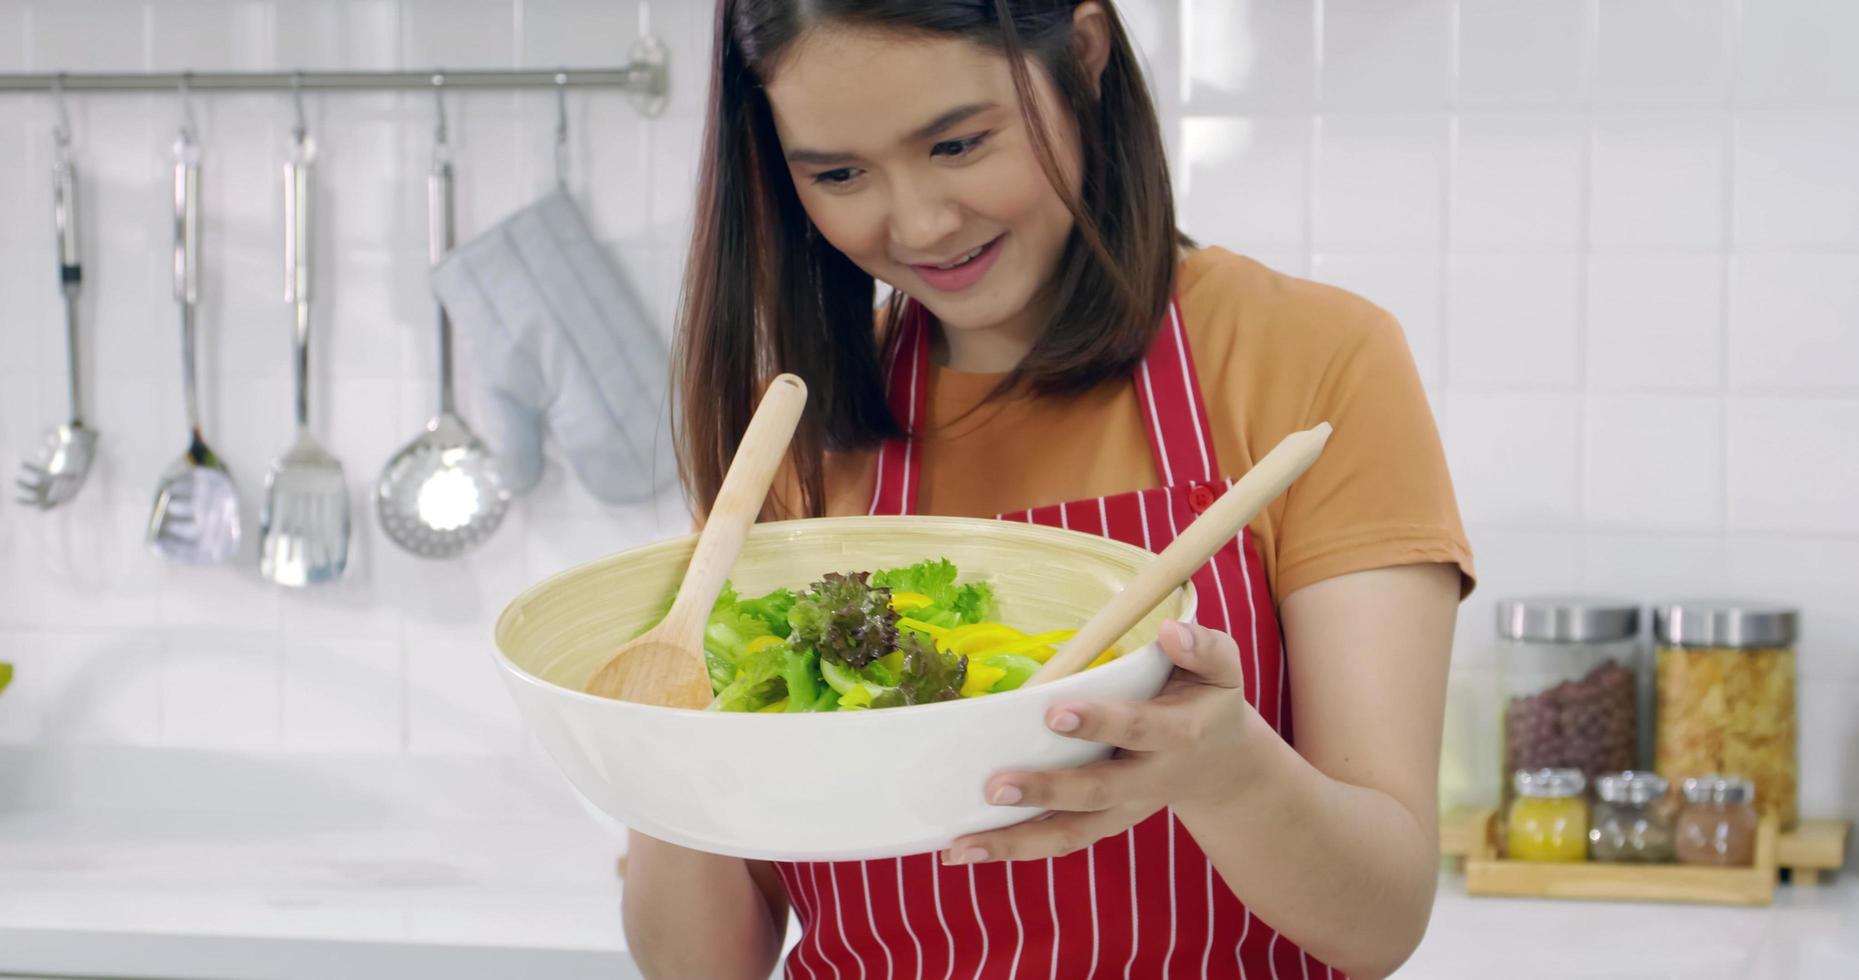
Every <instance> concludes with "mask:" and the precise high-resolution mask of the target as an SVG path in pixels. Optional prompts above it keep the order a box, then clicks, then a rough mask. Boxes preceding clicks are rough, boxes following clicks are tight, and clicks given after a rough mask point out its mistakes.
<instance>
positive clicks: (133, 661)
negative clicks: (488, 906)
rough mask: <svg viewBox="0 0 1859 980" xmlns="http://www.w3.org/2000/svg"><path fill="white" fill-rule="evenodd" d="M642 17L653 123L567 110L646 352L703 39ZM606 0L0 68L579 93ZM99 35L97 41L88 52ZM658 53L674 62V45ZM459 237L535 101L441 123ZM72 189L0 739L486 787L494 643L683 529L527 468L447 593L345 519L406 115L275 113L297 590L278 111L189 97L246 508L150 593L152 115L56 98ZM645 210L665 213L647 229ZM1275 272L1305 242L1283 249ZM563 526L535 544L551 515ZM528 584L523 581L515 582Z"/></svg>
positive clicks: (528, 4)
mask: <svg viewBox="0 0 1859 980" xmlns="http://www.w3.org/2000/svg"><path fill="white" fill-rule="evenodd" d="M697 6H702V5H700V4H684V3H675V4H674V3H666V2H663V0H661V2H660V3H659V4H658V8H659V9H658V15H659V16H658V17H657V19H656V24H657V29H658V30H659V31H660V32H661V33H662V34H665V35H667V41H668V43H670V44H671V46H672V50H673V52H674V59H676V61H675V63H676V64H678V66H679V68H680V69H681V73H680V76H679V77H680V78H681V79H683V80H684V82H685V84H684V85H683V88H682V91H681V92H680V93H679V96H680V97H679V99H678V100H677V101H676V102H675V103H674V106H673V110H672V111H671V112H670V113H669V114H668V115H667V117H666V118H665V119H662V120H658V121H646V120H643V119H641V118H640V117H639V116H638V114H637V113H636V112H635V111H634V110H633V108H632V106H631V104H630V102H628V101H627V99H626V98H625V96H623V95H622V94H620V93H617V92H606V91H586V90H577V91H575V92H572V93H570V95H569V97H568V103H567V105H568V113H569V126H570V146H569V151H570V152H569V171H568V178H569V180H570V185H571V188H572V189H573V190H574V191H575V192H576V193H577V195H578V196H579V197H580V199H581V200H582V202H583V203H584V204H585V205H586V206H587V207H588V209H589V213H590V215H591V218H592V221H593V223H594V225H595V228H596V231H597V234H599V235H600V236H601V237H602V238H603V239H604V240H607V241H610V242H611V243H613V247H614V249H615V255H616V257H617V258H618V259H619V260H620V261H621V262H622V263H624V264H625V268H624V271H625V273H626V274H627V275H628V277H629V278H630V279H632V280H633V282H634V283H635V284H636V285H637V286H638V287H639V288H640V291H641V293H642V295H643V298H644V300H645V302H646V304H647V306H648V308H649V310H650V311H651V312H652V314H653V315H654V316H655V318H657V319H658V320H660V321H665V322H659V323H657V324H656V326H657V328H658V329H660V330H661V331H666V332H668V330H669V326H668V318H669V315H670V311H671V305H672V301H671V292H672V290H673V286H674V280H673V279H671V278H670V277H668V276H667V272H668V270H670V269H671V268H672V267H673V264H674V260H673V258H672V256H674V255H675V254H680V250H681V248H682V245H683V243H684V241H685V239H686V236H687V235H688V230H687V228H688V222H689V219H688V213H689V208H690V203H689V199H690V197H691V191H692V181H693V180H694V178H693V177H692V172H693V171H694V169H695V160H696V152H697V150H696V145H695V144H696V140H697V134H698V121H697V120H698V119H699V118H700V117H699V111H700V110H699V108H698V105H697V95H698V91H699V90H698V87H697V86H696V84H695V83H696V82H697V81H699V80H701V79H702V78H703V75H704V70H703V67H702V64H703V61H704V52H703V50H702V45H700V43H699V40H698V39H699V38H700V37H707V33H708V30H709V24H708V14H707V13H706V12H701V11H696V10H678V9H673V8H676V7H697ZM638 13H639V12H638V10H637V9H636V4H635V3H634V2H632V0H624V2H605V0H522V2H517V0H484V2H472V3H454V2H451V0H440V2H416V0H406V2H401V0H289V2H272V0H185V2H163V3H159V4H156V3H140V2H128V0H91V2H80V3H66V2H63V0H57V2H53V0H39V2H30V0H6V2H3V3H0V70H53V69H59V68H68V69H71V70H86V69H88V70H105V69H117V70H143V69H147V70H159V69H167V68H197V69H232V68H254V69H262V68H271V67H277V68H288V67H356V68H393V67H399V66H409V67H414V66H418V67H427V66H434V65H439V66H445V67H457V66H477V65H486V66H510V65H515V64H534V65H542V66H552V65H591V64H609V63H617V62H619V61H621V60H623V59H624V58H625V55H626V50H627V48H628V47H629V46H630V45H631V44H632V42H633V40H634V38H635V37H636V36H637V31H638V24H639V16H638ZM99 24H107V25H109V27H108V29H107V30H99V29H97V25H99ZM673 32H676V34H677V36H676V37H672V36H670V35H671V34H673ZM447 102H448V104H447V108H448V114H449V119H450V123H451V126H450V128H451V133H452V138H453V145H454V151H455V155H456V160H457V167H458V173H459V206H458V219H459V232H460V234H461V236H469V235H471V234H473V233H474V232H475V231H477V230H479V229H481V228H483V227H485V226H487V225H489V224H491V223H493V222H495V221H496V220H498V219H500V218H501V217H502V216H503V215H505V214H507V213H508V212H509V211H511V210H512V209H514V208H516V207H519V206H521V205H522V204H523V203H524V202H525V201H526V200H528V199H529V197H530V195H532V194H533V193H536V192H539V191H541V190H542V189H544V188H545V187H547V186H549V185H550V184H551V183H552V182H553V179H554V153H553V138H554V129H555V110H556V99H555V95H554V93H527V94H520V95H519V94H515V93H507V92H502V93H500V92H484V93H478V92H473V93H467V94H453V95H451V96H449V97H448V100H447ZM69 109H70V114H71V118H72V123H73V128H74V133H75V142H76V147H77V152H78V163H79V167H80V170H81V173H82V176H83V185H82V192H83V200H82V204H83V207H82V209H81V213H82V219H83V229H84V246H85V258H86V260H87V268H86V277H85V294H84V297H83V300H82V305H81V307H80V309H81V311H82V316H83V319H84V324H85V347H84V351H83V352H84V355H85V357H86V362H87V364H88V368H87V371H86V376H87V380H88V382H89V384H88V387H87V402H88V406H87V407H88V410H89V412H88V414H89V416H90V418H91V420H92V421H93V423H94V424H96V425H98V426H99V427H100V428H101V429H102V431H103V432H104V434H105V438H104V441H103V449H102V458H101V459H100V461H99V463H98V466H97V469H96V470H95V471H94V476H93V482H92V484H91V485H90V486H89V487H87V489H86V492H85V493H84V494H83V495H82V496H81V497H80V498H79V500H78V501H77V502H76V503H75V504H74V505H73V506H72V507H70V508H67V509H65V510H62V511H60V512H56V513H53V514H50V515H40V514H36V513H31V512H27V511H25V510H24V509H22V508H19V507H16V506H13V504H12V502H11V500H10V499H8V500H7V501H5V502H3V503H0V657H3V658H4V659H7V660H10V661H12V662H14V663H15V664H16V665H17V667H18V676H17V679H16V681H15V684H14V687H13V688H12V689H11V690H9V691H8V692H7V694H6V696H5V701H4V704H5V710H0V741H5V742H21V741H26V742H31V741H41V740H42V741H47V742H52V741H73V742H84V743H93V742H103V743H113V744H122V745H136V746H157V747H161V746H166V747H174V748H187V749H212V750H222V749H223V750H239V751H243V752H260V753H263V752H269V751H277V752H294V753H315V754H333V755H349V756H353V755H398V754H405V753H412V754H415V755H419V756H424V757H431V756H485V755H491V756H504V757H510V758H522V757H524V756H525V754H526V752H527V749H526V746H525V743H524V739H523V737H522V735H521V732H520V729H519V727H518V725H517V722H516V717H515V713H514V709H513V707H512V706H511V704H510V703H509V698H508V696H507V695H506V694H505V693H504V692H503V690H502V688H501V687H500V686H499V682H498V680H497V677H496V676H495V673H494V672H493V671H492V670H491V658H490V640H489V635H490V633H489V631H490V623H491V621H492V620H493V619H494V617H495V616H496V614H497V613H498V612H499V611H500V610H501V608H502V606H503V604H504V603H505V602H506V601H507V600H508V599H510V598H511V597H513V596H514V595H515V594H516V593H517V592H518V591H520V590H521V589H522V588H524V587H526V586H527V585H528V584H530V582H531V581H533V579H534V577H536V576H537V575H540V574H542V573H544V572H551V571H555V570H558V569H559V568H561V567H565V566H566V565H567V564H570V563H572V562H575V561H581V560H585V559H587V558H591V557H595V556H597V555H599V554H604V553H607V552H611V551H614V550H618V549H620V548H624V547H627V546H628V545H631V544H634V543H638V542H641V541H644V540H650V539H652V538H656V537H660V536H662V535H664V534H667V533H671V532H673V531H676V530H681V529H682V528H683V527H684V526H685V523H686V521H685V518H684V517H683V515H682V508H681V505H680V504H679V503H678V502H677V501H676V500H675V499H667V500H664V501H660V502H658V503H657V504H656V505H644V506H641V507H634V508H610V507H606V506H604V505H601V504H600V503H598V502H596V501H594V500H593V499H592V498H590V497H588V496H587V495H586V494H585V493H584V492H583V491H582V490H580V488H579V487H578V486H577V485H576V484H574V483H573V481H571V480H566V479H564V478H562V476H561V474H560V473H559V472H558V471H552V472H551V474H550V476H549V480H548V482H547V484H546V487H545V490H544V491H543V492H541V493H539V494H538V496H537V497H536V499H535V503H534V504H533V506H534V507H535V508H537V509H538V510H542V511H544V512H546V513H547V514H549V515H550V518H549V519H545V520H542V521H539V522H538V524H537V526H536V528H535V530H534V531H533V532H532V531H531V529H530V527H529V524H528V521H527V520H526V517H527V516H528V515H527V514H525V513H523V512H521V511H520V510H519V512H517V513H516V514H514V515H513V516H512V517H511V519H510V520H509V522H508V523H507V524H506V526H505V527H504V528H503V529H502V531H501V532H500V534H499V535H498V537H497V538H496V539H494V540H493V541H492V542H491V543H490V544H489V545H488V546H487V547H486V548H485V549H483V550H482V551H480V552H479V553H477V554H475V555H473V556H471V557H470V558H469V559H467V560H464V561H461V562H456V563H439V564H435V563H429V562H425V561H421V560H416V559H413V558H410V557H408V556H406V555H404V554H402V553H401V552H399V550H398V549H396V548H395V547H394V546H393V545H391V544H390V543H388V542H387V541H386V540H385V538H384V537H383V536H382V535H381V534H380V532H379V530H378V528H377V527H376V525H375V522H374V519H373V513H372V510H371V509H370V508H371V506H372V497H371V490H372V486H373V482H374V479H375V477H376V476H377V475H378V473H379V471H380V468H381V466H382V464H383V463H384V462H385V461H386V460H387V458H388V457H389V456H390V455H391V454H392V453H393V452H394V450H396V449H397V448H398V447H399V446H400V445H401V444H403V443H404V442H405V441H406V440H408V439H409V438H411V437H412V436H413V434H414V433H415V432H416V431H418V428H419V427H420V426H421V425H422V424H423V423H424V421H425V420H426V418H427V417H428V416H430V415H431V414H432V412H433V407H434V402H435V399H436V394H435V388H434V383H433V378H434V377H435V373H434V360H433V359H434V356H435V355H434V347H433V337H434V313H433V305H432V301H431V298H430V294H429V292H428V290H427V287H426V285H425V269H426V258H425V251H426V244H425V217H424V213H423V209H424V202H425V187H424V180H425V167H426V163H427V160H428V157H429V154H430V152H431V149H430V147H431V144H430V140H431V133H432V119H433V115H432V114H433V101H432V99H431V98H430V96H424V95H418V94H409V95H396V94H352V95H350V94H344V95H333V94H318V93H311V94H309V95H307V96H306V98H305V109H306V114H307V117H308V122H309V125H310V128H311V131H312V135H313V136H314V138H315V139H316V141H317V146H318V157H317V160H318V165H319V181H318V185H317V188H316V191H317V193H316V198H315V205H316V219H317V225H318V228H319V231H320V240H319V242H318V243H317V249H316V252H315V254H314V258H315V262H316V272H315V275H316V284H315V285H316V289H315V293H314V296H315V299H316V305H315V309H314V321H313V328H312V329H313V339H312V381H311V413H312V423H313V425H314V427H315V429H316V431H317V433H318V435H319V436H320V437H321V438H322V441H324V442H325V444H326V445H328V446H329V447H330V448H331V449H332V450H333V451H334V452H335V453H336V455H337V456H338V457H339V458H340V459H341V460H342V462H343V464H344V466H345V470H346V473H347V476H348V479H349V482H350V485H351V508H352V513H353V517H354V525H355V528H356V533H355V536H354V539H353V541H352V543H351V552H350V566H349V573H348V575H347V576H346V577H345V578H344V579H343V580H342V581H341V582H340V583H338V584H336V585H333V586H330V587H327V588H321V589H314V590H307V591H302V592H297V591H285V590H279V589H276V588H273V587H271V586H269V585H268V584H266V583H264V582H262V581H261V580H260V579H259V578H258V576H257V575H256V573H255V566H256V545H255V542H254V541H252V540H251V538H252V537H253V536H254V535H255V529H256V521H257V511H258V505H259V502H260V499H261V496H262V493H263V486H264V475H265V470H266V467H267V466H268V465H269V463H270V461H271V460H272V459H273V458H274V457H276V456H277V455H278V454H279V453H281V452H282V451H283V450H284V448H285V446H286V443H287V442H288V439H289V434H290V389H289V366H290V361H289V356H290V354H289V351H290V346H289V340H290V333H289V331H290V320H289V313H288V309H287V308H286V307H285V305H284V303H283V301H282V295H281V288H282V273H281V269H280V267H279V266H280V260H279V258H278V246H277V244H276V243H277V240H278V238H279V237H280V235H281V221H280V216H279V207H280V204H279V200H280V193H281V187H280V176H279V170H278V167H279V164H280V163H281V161H282V154H283V152H284V150H285V142H286V139H287V134H288V131H289V127H290V108H289V100H288V99H285V98H276V97H267V96H226V95H217V96H198V95H197V96H196V97H195V99H194V112H195V115H196V117H197V118H198V120H199V123H200V129H201V134H202V138H203V140H204V144H205V150H206V158H205V163H204V167H203V171H204V186H203V196H202V207H203V212H204V219H205V228H204V236H203V243H204V247H203V273H204V275H203V280H204V283H203V292H204V294H205V295H204V297H203V303H202V310H201V338H202V342H203V345H204V352H203V353H204V356H203V359H202V369H203V374H202V382H203V391H202V409H203V413H204V416H205V423H206V432H207V436H208V439H209V441H210V442H211V443H212V444H213V446H214V447H215V448H216V449H217V450H219V451H220V452H221V454H222V455H224V456H225V457H226V458H227V459H228V461H229V465H230V466H231V469H232V472H233V475H234V478H235V479H236V481H237V482H238V484H239V486H240V489H241V491H242V493H243V497H244V504H245V506H244V516H245V519H246V522H247V523H246V526H247V533H248V540H247V542H246V545H245V548H244V551H243V554H242V556H241V560H240V563H239V565H238V566H237V567H226V568H208V569H199V568H185V567H172V566H168V565H165V564H163V563H162V562H161V561H160V560H159V559H157V558H155V557H153V556H152V555H151V554H150V553H149V552H148V551H147V550H146V549H145V548H144V547H143V546H142V545H141V535H142V529H143V526H144V523H145V522H146V520H147V514H148V506H149V502H150V498H151V495H152V492H153V489H154V483H155V478H156V475H157V474H158V473H159V472H160V471H161V469H162V468H163V467H165V466H166V465H167V464H168V463H169V462H170V461H172V460H173V459H174V458H175V457H176V456H177V455H179V453H180V452H181V450H182V448H183V447H184V445H185V439H186V428H185V422H184V418H183V413H182V406H181V396H180V390H179V389H180V385H179V372H178V367H179V360H180V344H179V333H178V329H177V319H176V314H175V313H174V307H173V305H172V300H171V291H170V290H171V284H170V278H169V276H170V273H169V267H168V253H167V248H168V235H169V224H168V222H169V217H168V204H167V194H168V187H167V184H168V181H169V166H170V157H169V145H170V143H171V141H172V138H173V133H174V131H175V128H176V127H177V126H178V124H179V121H180V110H179V106H178V103H177V102H176V100H175V98H174V97H172V96H159V95H151V96H118V95H110V96H88V97H82V98H77V97H74V98H71V99H70V100H69ZM51 121H52V112H51V106H50V104H49V100H47V99H44V98H20V97H12V98H3V99H0V134H3V135H0V214H3V215H4V216H5V218H6V220H4V221H0V263H3V264H0V295H4V296H5V298H6V306H7V309H8V316H7V318H6V323H5V325H4V326H3V327H0V458H4V460H5V463H4V465H5V467H6V468H7V470H8V471H9V472H10V471H11V469H12V468H13V467H14V466H15V465H16V463H15V460H16V459H17V458H18V457H19V455H20V454H21V453H23V452H25V451H26V449H27V448H28V447H29V446H30V445H31V444H32V443H33V441H34V440H36V439H37V437H38V435H37V434H38V432H39V430H40V428H41V427H42V426H43V425H45V424H46V423H47V422H49V421H50V420H51V419H53V418H55V417H57V416H58V415H59V414H61V413H62V412H63V411H64V401H65V396H64V384H63V370H64V367H63V365H64V360H63V358H64V349H63V342H62V330H61V321H60V320H59V319H58V318H59V316H60V313H59V310H60V306H59V299H58V294H57V291H56V289H55V286H54V282H55V279H54V276H55V267H54V263H53V259H52V257H51V255H50V254H49V250H48V249H46V248H45V243H46V240H47V239H48V238H49V230H50V204H49V194H50V190H49V185H48V184H47V182H46V180H45V175H46V173H47V172H48V170H47V166H48V154H49V151H50V145H51V141H50V138H49V130H50V125H51ZM655 195H664V196H670V197H675V198H676V200H675V201H664V202H655V201H654V197H655ZM1296 244H1297V247H1302V242H1301V241H1300V242H1298V243H1296ZM556 515H559V516H556ZM532 565H533V566H534V567H535V569H536V572H535V573H534V574H533V575H532V573H531V566H532Z"/></svg>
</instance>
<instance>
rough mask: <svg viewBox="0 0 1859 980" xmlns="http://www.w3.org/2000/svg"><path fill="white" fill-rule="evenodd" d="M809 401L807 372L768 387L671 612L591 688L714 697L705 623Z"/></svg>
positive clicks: (644, 697) (645, 700)
mask: <svg viewBox="0 0 1859 980" xmlns="http://www.w3.org/2000/svg"><path fill="white" fill-rule="evenodd" d="M806 405H807V386H806V384H805V383H803V382H802V381H801V380H800V379H799V378H797V377H795V376H793V375H791V374H783V375H781V376H779V377H777V378H775V380H774V383H773V384H771V385H769V386H768V391H767V392H766V393H765V394H763V395H762V403H761V405H760V406H758V407H757V408H756V410H755V417H754V418H752V419H750V420H749V428H748V431H746V432H744V433H743V436H742V444H741V445H739V446H737V447H736V456H735V458H734V459H732V460H730V463H729V472H728V473H727V474H725V475H724V477H723V486H722V488H721V489H720V490H718V491H717V498H716V503H715V504H714V505H712V507H711V508H710V515H709V517H708V518H707V519H706V520H705V521H704V528H703V531H702V532H701V533H699V534H698V536H697V550H696V551H694V552H692V554H691V563H690V565H688V566H686V568H685V570H684V582H683V583H682V584H680V585H679V586H678V597H677V599H676V600H674V601H673V602H672V604H671V611H670V612H668V613H666V614H665V618H664V619H662V620H660V621H659V624H658V625H657V626H654V627H652V628H651V629H649V630H646V631H645V632H644V633H641V634H640V635H639V636H638V637H637V638H635V639H633V640H632V641H631V642H628V643H626V644H624V645H622V646H621V647H620V648H619V649H618V650H617V651H615V652H614V654H613V656H612V657H610V658H608V660H607V662H606V663H605V664H603V665H602V666H601V667H600V669H598V670H596V671H594V676H593V677H591V678H589V679H588V682H587V692H588V693H589V694H597V695H600V696H601V697H604V698H618V699H619V700H621V701H637V702H640V703H642V704H658V705H665V706H667V707H673V708H702V707H704V706H705V705H707V704H709V703H710V700H711V690H710V672H709V670H708V669H707V668H706V667H705V665H704V625H705V624H706V623H707V622H708V621H709V619H710V610H711V608H712V607H713V606H715V605H716V598H717V596H718V595H719V594H720V593H721V592H722V591H723V582H724V580H725V579H727V578H728V577H729V571H730V569H731V568H732V567H734V566H735V564H736V556H738V555H740V554H741V553H742V542H743V539H744V538H746V537H747V536H748V534H749V527H750V526H751V525H753V524H754V523H755V518H756V516H757V515H758V514H760V513H761V512H762V504H763V502H764V501H765V500H766V499H767V498H768V486H769V484H770V483H773V482H774V478H775V471H776V470H777V469H779V468H780V466H781V460H782V459H783V458H784V457H785V456H786V455H787V448H788V443H789V442H790V441H791V440H792V439H793V438H794V427H795V425H796V424H798V423H799V422H800V413H801V410H802V409H804V408H805V407H806Z"/></svg>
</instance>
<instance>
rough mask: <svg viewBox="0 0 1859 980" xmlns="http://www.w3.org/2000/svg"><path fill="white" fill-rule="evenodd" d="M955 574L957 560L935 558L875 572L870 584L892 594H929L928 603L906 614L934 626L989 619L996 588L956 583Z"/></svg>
mask: <svg viewBox="0 0 1859 980" xmlns="http://www.w3.org/2000/svg"><path fill="white" fill-rule="evenodd" d="M955 575H956V570H955V563H954V562H952V561H950V560H949V559H947V558H932V559H930V560H928V561H920V562H917V563H916V564H915V565H911V566H909V567H908V568H887V569H884V570H882V571H878V572H873V573H872V576H871V583H872V585H873V586H875V587H879V588H886V589H890V590H891V591H892V592H893V593H896V592H915V593H918V594H920V595H924V596H928V597H929V600H930V604H929V605H928V606H924V607H922V608H920V609H912V610H910V611H909V612H908V613H907V614H906V615H908V616H909V617H910V618H911V619H914V620H917V621H919V622H924V623H928V624H930V625H931V626H942V627H948V628H953V627H956V626H965V625H967V624H969V623H979V622H982V621H984V620H986V619H987V618H988V614H989V612H991V611H992V610H993V607H994V590H993V589H992V588H990V587H989V586H988V584H987V583H986V582H970V583H969V584H967V585H956V584H955Z"/></svg>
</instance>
